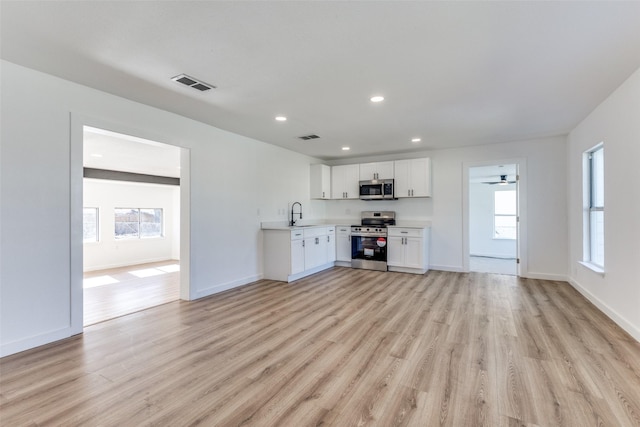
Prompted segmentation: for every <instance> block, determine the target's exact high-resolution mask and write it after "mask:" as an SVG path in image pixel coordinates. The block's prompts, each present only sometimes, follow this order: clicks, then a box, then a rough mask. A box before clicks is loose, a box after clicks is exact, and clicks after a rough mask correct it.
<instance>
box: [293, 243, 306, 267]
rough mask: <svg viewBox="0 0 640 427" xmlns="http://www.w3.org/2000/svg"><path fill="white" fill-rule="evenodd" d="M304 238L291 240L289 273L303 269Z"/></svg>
mask: <svg viewBox="0 0 640 427" xmlns="http://www.w3.org/2000/svg"><path fill="white" fill-rule="evenodd" d="M303 242H304V240H302V239H299V240H292V241H291V274H297V273H301V272H303V271H304V244H303Z"/></svg>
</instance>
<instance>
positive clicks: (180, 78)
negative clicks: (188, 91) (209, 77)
mask: <svg viewBox="0 0 640 427" xmlns="http://www.w3.org/2000/svg"><path fill="white" fill-rule="evenodd" d="M171 80H173V81H174V82H178V83H182V84H183V85H185V86H189V87H192V88H194V89H197V90H199V91H201V92H204V91H205V90H209V89H215V88H216V87H215V86H214V85H210V84H208V83H204V82H203V81H201V80H198V79H194V78H193V77H191V76H187V75H186V74H180V75H177V76H175V77H171Z"/></svg>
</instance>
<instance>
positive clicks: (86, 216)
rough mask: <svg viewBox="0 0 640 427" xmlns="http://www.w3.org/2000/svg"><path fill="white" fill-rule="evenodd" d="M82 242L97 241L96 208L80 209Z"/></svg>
mask: <svg viewBox="0 0 640 427" xmlns="http://www.w3.org/2000/svg"><path fill="white" fill-rule="evenodd" d="M82 241H83V242H85V243H87V242H97V241H98V208H83V209H82Z"/></svg>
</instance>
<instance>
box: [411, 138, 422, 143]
mask: <svg viewBox="0 0 640 427" xmlns="http://www.w3.org/2000/svg"><path fill="white" fill-rule="evenodd" d="M420 141H422V140H421V139H420V138H412V139H411V142H420Z"/></svg>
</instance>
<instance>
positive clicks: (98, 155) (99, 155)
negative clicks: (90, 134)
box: [91, 153, 102, 157]
mask: <svg viewBox="0 0 640 427" xmlns="http://www.w3.org/2000/svg"><path fill="white" fill-rule="evenodd" d="M91 157H102V154H98V153H93V154H91Z"/></svg>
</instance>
